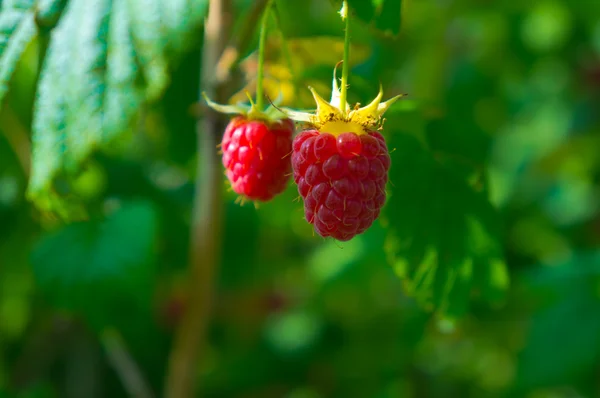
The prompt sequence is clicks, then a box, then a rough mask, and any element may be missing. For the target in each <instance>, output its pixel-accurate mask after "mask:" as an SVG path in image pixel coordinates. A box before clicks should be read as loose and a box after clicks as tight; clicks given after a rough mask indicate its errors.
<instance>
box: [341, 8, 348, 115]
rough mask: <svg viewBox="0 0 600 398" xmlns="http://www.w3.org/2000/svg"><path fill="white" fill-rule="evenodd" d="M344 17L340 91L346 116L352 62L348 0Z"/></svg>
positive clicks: (343, 113) (343, 13) (342, 107)
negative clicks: (344, 27)
mask: <svg viewBox="0 0 600 398" xmlns="http://www.w3.org/2000/svg"><path fill="white" fill-rule="evenodd" d="M341 15H342V19H344V20H345V21H346V30H345V32H344V63H343V64H342V91H341V93H340V108H341V111H342V116H344V117H346V106H347V96H348V74H349V65H348V64H349V63H350V11H349V9H348V0H344V3H343V5H342V11H341Z"/></svg>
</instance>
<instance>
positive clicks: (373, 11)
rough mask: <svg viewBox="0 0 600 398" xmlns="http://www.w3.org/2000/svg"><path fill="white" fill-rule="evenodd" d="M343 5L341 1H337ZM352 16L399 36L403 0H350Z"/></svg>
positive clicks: (382, 30)
mask: <svg viewBox="0 0 600 398" xmlns="http://www.w3.org/2000/svg"><path fill="white" fill-rule="evenodd" d="M337 3H338V4H339V5H340V6H341V3H342V2H341V1H339V0H338V1H337ZM348 5H349V6H350V10H351V11H352V15H351V17H354V18H358V19H360V20H362V21H363V22H365V23H367V24H368V25H369V26H371V27H373V28H374V29H376V30H377V31H379V32H381V33H383V34H384V35H386V36H397V35H398V33H400V25H401V23H402V21H401V17H402V0H348Z"/></svg>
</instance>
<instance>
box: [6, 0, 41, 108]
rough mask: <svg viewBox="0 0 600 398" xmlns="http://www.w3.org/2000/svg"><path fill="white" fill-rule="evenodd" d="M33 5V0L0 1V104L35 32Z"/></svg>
mask: <svg viewBox="0 0 600 398" xmlns="http://www.w3.org/2000/svg"><path fill="white" fill-rule="evenodd" d="M33 5H34V2H33V0H5V1H4V4H2V2H0V104H1V103H2V100H3V98H4V96H5V95H6V93H7V92H8V87H9V83H10V79H11V77H12V75H13V72H14V70H15V68H16V66H17V63H18V62H19V59H20V58H21V56H22V55H23V52H24V51H25V49H26V48H27V45H28V44H29V43H30V42H31V41H32V40H33V38H34V37H35V35H36V32H37V30H36V26H35V16H34V11H33Z"/></svg>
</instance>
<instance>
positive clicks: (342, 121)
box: [283, 68, 406, 136]
mask: <svg viewBox="0 0 600 398" xmlns="http://www.w3.org/2000/svg"><path fill="white" fill-rule="evenodd" d="M335 72H336V69H335V68H334V71H333V89H332V93H331V101H329V102H327V101H326V100H325V99H323V97H321V96H320V95H319V94H318V93H317V92H316V91H315V89H314V88H312V87H309V90H310V91H311V93H312V95H313V97H314V99H315V102H316V103H317V109H316V111H315V112H314V113H309V112H299V111H294V110H291V109H284V110H283V111H284V112H285V113H286V114H287V115H288V117H289V118H290V119H292V120H295V121H297V122H306V123H310V124H312V125H313V126H315V128H317V130H319V131H320V132H322V133H330V134H333V135H335V136H337V135H339V134H342V133H348V132H351V133H356V134H366V133H368V132H369V131H372V130H377V129H379V128H380V127H381V124H382V122H383V118H382V116H383V114H384V113H385V112H386V111H387V110H388V109H389V108H390V106H391V105H392V104H393V103H394V102H396V101H397V100H398V99H400V98H402V97H404V96H405V95H406V94H400V95H397V96H395V97H393V98H390V99H389V100H387V101H385V102H381V99H382V98H383V89H382V87H381V86H380V87H379V94H377V97H375V99H374V100H373V101H372V102H371V103H370V104H369V105H367V106H364V107H362V108H359V107H358V104H357V106H356V107H355V108H354V109H353V110H350V107H349V106H348V104H347V103H346V104H343V105H342V104H340V90H339V88H338V84H337V80H336V77H335V75H336V73H335ZM342 106H345V111H346V112H342ZM344 113H345V116H344Z"/></svg>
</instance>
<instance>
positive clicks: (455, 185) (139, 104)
mask: <svg viewBox="0 0 600 398" xmlns="http://www.w3.org/2000/svg"><path fill="white" fill-rule="evenodd" d="M253 3H254V2H252V1H247V0H235V1H233V2H232V8H231V10H230V11H231V17H232V20H233V22H234V23H233V32H232V37H233V38H236V37H239V36H240V35H241V34H243V29H244V22H245V18H247V16H248V15H250V10H251V7H252V5H253ZM206 5H207V2H206V1H203V0H194V1H184V0H169V1H159V0H146V1H142V0H127V1H122V2H117V1H109V0H96V1H84V0H67V1H61V0H48V1H38V2H33V1H28V0H2V1H0V101H2V106H1V107H0V397H2V398H4V397H10V398H13V397H32V398H45V397H105V396H106V397H120V396H127V395H128V394H127V393H126V389H125V387H124V386H123V383H122V380H121V376H122V375H121V374H120V372H119V371H118V370H116V369H118V368H117V367H116V366H115V365H114V362H112V361H113V358H114V357H115V350H117V351H118V350H126V351H127V352H128V353H129V354H130V355H131V357H132V358H133V359H134V360H135V362H136V363H137V364H138V366H139V368H140V369H141V372H142V373H143V375H144V377H145V379H146V380H147V382H148V384H149V385H150V387H151V388H152V389H153V390H154V391H155V392H157V393H158V392H160V391H161V390H162V383H163V380H164V373H165V366H166V361H167V356H168V352H169V346H170V342H171V337H172V333H173V329H174V325H175V324H176V322H177V320H178V319H179V316H180V314H181V311H182V310H183V309H184V308H185V303H186V295H185V292H184V291H183V289H182V283H181V282H182V278H183V275H184V269H185V267H186V264H187V259H188V258H187V257H188V239H189V229H190V222H191V206H192V197H193V191H194V187H193V181H194V173H195V171H194V165H195V162H196V160H197V159H196V153H195V142H196V137H195V135H194V119H193V115H192V113H193V112H191V110H192V109H194V106H193V105H194V103H195V101H197V97H198V92H197V91H198V90H197V88H198V85H199V82H198V80H199V69H200V68H201V65H200V58H201V57H200V53H201V51H202V22H203V19H204V16H205V12H206ZM276 6H277V11H278V17H279V18H278V19H279V20H280V24H279V25H280V26H281V29H282V33H283V34H282V35H281V34H279V33H277V30H276V29H277V25H276V24H273V26H272V27H271V29H272V30H271V32H272V34H270V35H269V38H268V50H267V65H266V81H265V86H266V87H265V88H266V91H267V93H268V95H269V96H270V97H271V98H276V97H277V96H278V95H279V94H281V95H282V98H283V102H284V105H286V106H293V107H296V108H302V109H309V108H311V107H312V106H313V102H312V98H311V96H310V93H309V91H308V90H307V88H306V87H307V86H308V85H311V86H313V87H315V89H317V91H318V92H319V93H320V94H321V95H323V96H326V95H327V94H328V93H329V90H330V83H331V72H332V67H333V65H334V64H335V63H336V62H337V61H338V60H340V59H341V57H342V50H343V23H342V21H341V20H340V17H339V15H338V13H337V12H338V11H339V7H338V6H339V2H336V1H331V2H324V1H320V0H306V1H288V0H277V1H276ZM350 6H351V10H352V11H353V13H354V14H353V15H354V17H355V18H354V22H353V24H352V30H351V32H352V50H351V65H352V70H351V73H352V74H351V77H350V90H349V100H350V102H352V103H355V102H360V103H363V104H364V103H366V102H367V101H370V99H372V98H373V97H374V96H375V95H376V93H377V90H378V89H379V83H382V85H383V87H384V93H385V96H386V97H391V96H392V95H396V94H399V93H408V94H409V96H408V98H407V99H406V100H402V101H400V102H399V103H397V105H394V107H393V108H392V109H390V111H389V112H388V113H386V122H385V125H384V127H385V129H384V134H385V136H386V138H387V140H388V145H389V147H390V149H391V150H392V170H391V175H390V184H389V192H388V193H389V201H388V203H387V205H386V207H385V209H384V214H383V215H382V218H381V222H379V223H376V224H375V225H374V226H373V227H372V228H371V229H370V230H369V231H367V233H365V234H364V235H361V236H358V237H357V238H355V239H353V240H352V241H351V242H347V243H343V244H340V243H336V242H333V241H329V240H323V239H321V238H319V237H316V236H314V234H313V232H312V229H311V227H310V225H308V224H307V223H306V222H305V221H304V219H303V213H302V206H301V204H300V203H298V202H297V201H295V200H294V199H296V197H297V193H296V188H295V187H294V186H293V185H290V187H289V189H288V190H287V191H286V192H285V193H284V194H283V195H281V196H279V197H277V198H276V199H275V200H274V201H272V202H270V203H267V204H263V205H261V206H260V207H259V208H258V209H255V208H254V207H253V206H251V205H246V206H244V207H240V206H239V205H237V204H235V203H234V201H235V199H236V198H235V195H233V194H232V193H230V192H225V191H226V188H227V187H226V184H225V180H224V183H223V190H224V192H225V200H226V203H225V206H224V213H225V214H224V237H223V241H224V246H223V248H222V262H221V265H220V269H219V277H218V289H217V297H216V308H215V311H214V319H213V322H212V324H211V329H210V334H209V350H208V354H207V356H206V357H205V358H204V361H203V362H202V363H201V364H199V367H198V373H197V375H198V378H202V380H203V387H202V388H203V392H204V396H208V397H244V398H246V397H261V398H262V397H285V398H303V397H344V398H346V397H381V398H384V397H390V398H391V397H461V398H462V397H477V398H479V397H490V398H493V397H526V398H551V397H552V398H554V397H565V398H566V397H600V384H599V382H598V380H599V378H600V376H599V375H600V311H599V309H600V254H599V253H600V252H599V251H598V247H599V245H600V218H599V213H598V210H599V206H598V203H600V202H599V193H598V192H599V185H598V182H599V176H600V114H599V113H598V109H600V94H599V93H600V22H599V21H598V14H599V13H600V3H597V2H594V1H572V2H560V1H558V0H539V1H535V2H485V1H481V0H403V1H402V2H400V1H395V0H372V1H360V0H358V1H350ZM59 16H60V18H59ZM36 21H37V26H38V27H40V28H39V29H38V28H36V23H35V22H36ZM400 21H401V24H400ZM55 24H57V25H56V26H54V25H55ZM386 32H387V33H386ZM256 33H257V32H255V33H254V36H253V37H252V38H251V44H250V46H249V49H247V51H245V52H244V54H242V55H243V56H244V59H243V61H242V63H241V64H240V65H239V66H240V68H239V71H236V74H235V76H234V77H235V82H236V87H235V90H236V91H237V93H236V94H235V95H234V96H233V97H232V99H231V101H232V102H234V101H236V100H240V99H241V100H244V98H245V96H244V93H243V90H244V89H248V90H250V91H252V90H253V88H254V86H253V85H255V82H253V79H254V77H255V74H256V53H255V51H254V49H255V48H256V43H257V37H256ZM46 47H47V51H46ZM286 47H287V49H288V51H286V50H285V49H286ZM44 54H45V55H46V56H45V58H43V62H42V61H40V58H42V57H40V55H42V56H43V55H44ZM38 76H39V80H38ZM32 148H33V150H32ZM30 164H31V166H32V167H31V169H30V167H29V165H30ZM28 190H29V191H28ZM27 192H29V193H30V194H31V195H30V196H29V197H28V196H27V195H26V193H27ZM28 199H34V201H33V202H32V201H30V200H28ZM48 204H51V205H53V206H56V205H57V204H60V205H61V206H62V208H61V209H62V210H64V212H65V213H66V214H69V215H71V216H73V217H72V218H73V219H75V218H77V219H76V220H73V219H72V220H70V221H68V222H65V221H64V220H63V219H61V218H57V217H56V214H55V213H53V212H48V211H45V210H46V209H47V207H46V205H48ZM509 280H510V282H509ZM431 310H434V312H433V313H432V311H431ZM115 333H116V334H115ZM123 344H124V345H123ZM117 354H118V352H117Z"/></svg>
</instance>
